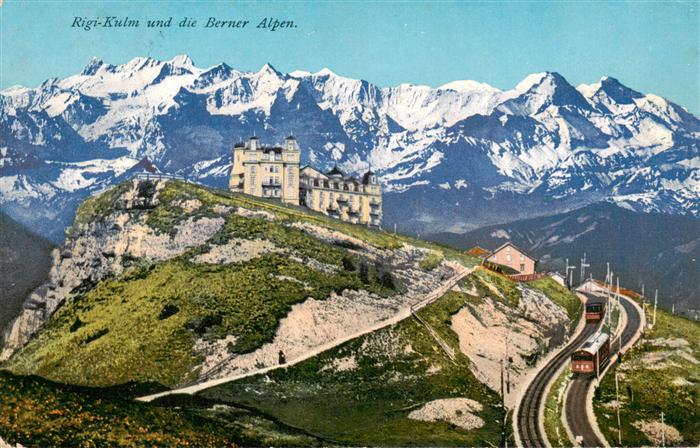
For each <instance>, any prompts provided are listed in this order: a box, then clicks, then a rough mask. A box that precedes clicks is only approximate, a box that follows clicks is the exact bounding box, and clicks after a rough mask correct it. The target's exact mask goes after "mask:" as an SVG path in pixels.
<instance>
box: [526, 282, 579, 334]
mask: <svg viewBox="0 0 700 448" xmlns="http://www.w3.org/2000/svg"><path fill="white" fill-rule="evenodd" d="M527 285H528V286H530V287H532V288H535V289H538V290H540V291H542V292H543V293H544V294H545V295H546V296H547V297H549V298H550V299H552V301H553V302H554V303H556V304H557V305H559V306H561V307H562V308H564V309H565V310H566V313H567V314H568V315H569V319H570V322H571V324H570V325H571V326H570V328H571V329H573V328H574V327H575V326H576V325H577V324H578V320H579V318H580V317H581V311H582V310H583V305H581V301H580V300H579V298H578V297H576V294H574V293H572V292H571V291H569V290H568V289H567V288H566V287H564V286H562V285H560V284H559V283H557V282H556V281H554V280H553V279H552V278H551V277H543V278H541V279H539V280H535V281H532V282H528V283H527Z"/></svg>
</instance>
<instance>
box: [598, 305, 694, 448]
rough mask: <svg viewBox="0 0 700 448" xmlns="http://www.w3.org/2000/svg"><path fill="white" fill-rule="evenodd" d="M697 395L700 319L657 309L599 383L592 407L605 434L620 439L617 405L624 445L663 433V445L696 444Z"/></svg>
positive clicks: (655, 439)
mask: <svg viewBox="0 0 700 448" xmlns="http://www.w3.org/2000/svg"><path fill="white" fill-rule="evenodd" d="M651 310H652V308H651V307H648V308H647V321H648V322H650V321H651V314H650V312H651ZM616 375H617V376H618V386H619V393H618V394H617V395H616V394H615V376H616ZM699 400H700V323H698V322H693V321H689V320H687V319H684V318H682V317H679V316H675V315H672V314H671V313H669V312H666V311H663V310H658V311H657V316H656V325H654V327H653V328H652V329H650V330H647V331H646V333H645V335H644V338H643V339H642V341H641V342H640V344H638V345H636V346H635V347H634V348H632V349H631V350H630V351H629V352H628V354H626V355H625V356H624V358H623V360H622V363H621V364H616V365H615V366H614V367H613V368H612V369H611V370H610V372H609V373H608V374H607V376H606V377H605V379H604V380H603V382H602V383H601V385H600V388H599V389H598V390H597V391H596V395H595V400H594V410H595V414H596V417H597V419H598V423H599V426H600V428H601V430H602V431H603V433H604V434H605V436H606V437H607V439H608V440H609V441H617V440H618V431H617V429H618V427H617V409H618V407H619V410H620V420H621V424H622V425H621V426H622V428H621V429H622V433H621V441H622V446H647V445H649V444H652V446H660V445H661V444H662V438H664V439H665V446H697V445H698V444H699V443H700V411H699V410H698V409H699V408H698V401H699ZM662 412H663V413H664V417H663V424H662V421H661V418H662V417H661V413H662Z"/></svg>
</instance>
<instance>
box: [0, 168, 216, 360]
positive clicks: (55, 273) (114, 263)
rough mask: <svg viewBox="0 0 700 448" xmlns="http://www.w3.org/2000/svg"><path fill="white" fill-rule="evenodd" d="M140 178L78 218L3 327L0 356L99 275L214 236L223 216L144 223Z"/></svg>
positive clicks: (166, 255) (172, 253) (174, 253)
mask: <svg viewBox="0 0 700 448" xmlns="http://www.w3.org/2000/svg"><path fill="white" fill-rule="evenodd" d="M139 185H140V184H139V182H138V181H133V182H132V185H131V188H130V189H128V190H127V191H126V192H125V193H123V194H122V195H121V197H119V198H118V199H117V200H116V201H115V203H116V204H118V206H117V208H116V209H115V210H114V211H113V212H112V213H110V214H108V215H106V216H102V217H100V219H99V220H94V221H89V222H87V223H82V224H74V225H73V226H72V227H71V229H70V231H69V232H67V235H68V236H67V237H66V241H65V243H64V245H63V247H62V248H61V249H56V250H54V251H53V263H52V267H51V271H50V272H49V279H48V281H47V282H46V283H45V284H44V285H42V286H41V287H39V288H37V289H36V290H35V291H33V292H32V293H31V294H30V296H29V297H28V298H27V300H26V301H25V303H24V305H23V310H22V312H21V313H20V315H19V316H18V317H17V318H16V319H15V320H14V322H13V323H12V324H11V325H10V326H9V328H8V329H7V331H6V332H5V345H4V347H3V350H2V352H1V353H0V361H4V360H6V359H8V358H9V357H10V356H11V355H12V354H13V353H14V352H15V351H17V350H18V349H20V348H21V347H23V346H24V345H25V344H26V343H27V341H29V339H30V338H31V337H32V335H33V334H34V333H35V332H36V331H37V330H38V329H39V327H41V325H43V323H44V322H46V321H47V320H48V319H49V317H50V316H51V315H52V314H53V313H54V312H55V311H56V310H57V309H58V307H59V306H61V304H63V303H64V302H65V301H66V300H70V299H71V298H72V297H74V296H75V295H76V294H80V293H81V292H84V291H85V290H87V289H89V288H90V287H91V286H92V285H94V284H95V283H97V282H99V281H100V280H102V279H104V278H106V277H109V276H114V275H119V274H121V273H122V272H123V271H124V269H125V268H126V267H127V266H130V265H133V264H134V263H150V262H154V261H160V260H166V259H168V258H172V257H174V256H177V255H180V254H182V253H183V252H185V251H186V250H187V249H189V248H192V247H195V246H199V245H201V244H203V243H204V242H205V241H207V240H208V239H209V238H211V237H212V236H213V235H214V234H215V233H216V232H217V231H218V230H219V229H220V228H221V226H222V225H223V224H224V219H223V218H220V217H217V218H210V217H202V218H198V219H197V218H194V217H190V218H188V219H186V220H184V221H182V222H181V223H180V224H178V225H176V226H175V227H174V229H173V231H172V232H169V233H164V232H159V231H157V230H155V229H154V228H152V227H150V226H149V225H147V224H146V222H145V220H146V215H145V214H144V213H142V208H141V207H143V206H144V204H143V201H142V200H140V199H139V195H138V193H139V190H140V189H142V187H141V188H140V187H139ZM160 186H161V183H156V184H155V189H156V192H155V195H154V196H152V197H150V199H149V200H150V201H151V204H150V205H151V206H152V205H153V204H154V203H155V202H157V201H158V197H157V196H158V190H159V189H160V188H161V187H160Z"/></svg>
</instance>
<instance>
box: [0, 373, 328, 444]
mask: <svg viewBox="0 0 700 448" xmlns="http://www.w3.org/2000/svg"><path fill="white" fill-rule="evenodd" d="M139 389H142V390H139ZM145 392H146V389H143V388H139V387H137V386H134V385H130V386H124V387H119V388H114V389H91V388H85V387H77V386H66V385H62V384H56V383H52V382H50V381H47V380H44V379H42V378H39V377H27V376H24V377H20V376H15V375H13V374H11V373H9V372H7V371H1V370H0V397H2V400H0V435H1V436H2V438H3V439H4V440H5V441H6V442H8V443H10V444H15V443H21V444H23V445H25V446H66V445H71V446H139V447H140V446H201V447H204V446H211V447H223V446H237V445H246V446H263V445H265V446H267V445H270V444H279V445H302V446H310V445H315V444H317V441H316V440H315V439H314V438H312V437H309V436H306V435H305V434H302V433H298V432H295V431H293V430H291V429H290V428H288V427H285V426H282V425H279V424H277V423H275V422H274V421H272V420H269V419H266V418H264V417H263V416H260V415H256V414H253V413H250V412H247V411H245V410H242V409H234V408H231V409H227V410H222V411H220V413H221V412H227V413H229V414H230V415H235V416H236V418H235V419H227V420H223V419H222V418H220V416H219V415H217V413H208V414H207V415H206V416H205V415H203V412H202V411H201V410H182V409H169V408H163V407H159V406H153V405H149V404H145V403H140V402H137V401H134V400H133V399H132V397H133V396H135V395H138V394H139V393H145Z"/></svg>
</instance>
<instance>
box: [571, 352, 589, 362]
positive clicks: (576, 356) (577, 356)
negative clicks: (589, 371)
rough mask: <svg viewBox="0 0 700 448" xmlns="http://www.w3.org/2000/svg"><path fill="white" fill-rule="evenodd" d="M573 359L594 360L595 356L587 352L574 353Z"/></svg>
mask: <svg viewBox="0 0 700 448" xmlns="http://www.w3.org/2000/svg"><path fill="white" fill-rule="evenodd" d="M571 359H572V360H573V361H592V360H593V357H592V356H591V355H588V354H585V353H574V354H573V355H572V356H571Z"/></svg>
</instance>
